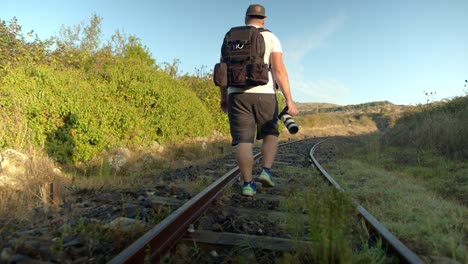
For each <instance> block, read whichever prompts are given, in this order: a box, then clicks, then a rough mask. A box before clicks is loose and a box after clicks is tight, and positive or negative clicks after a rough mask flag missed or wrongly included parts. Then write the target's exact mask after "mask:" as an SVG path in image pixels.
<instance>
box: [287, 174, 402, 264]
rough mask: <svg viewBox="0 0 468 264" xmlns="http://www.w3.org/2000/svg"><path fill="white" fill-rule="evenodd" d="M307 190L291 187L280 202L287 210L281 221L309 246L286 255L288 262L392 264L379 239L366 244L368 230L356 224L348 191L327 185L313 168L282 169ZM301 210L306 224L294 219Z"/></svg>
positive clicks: (368, 237)
mask: <svg viewBox="0 0 468 264" xmlns="http://www.w3.org/2000/svg"><path fill="white" fill-rule="evenodd" d="M283 169H284V171H285V172H287V173H288V175H290V176H291V177H293V178H294V179H295V180H298V181H301V182H303V183H304V185H305V186H308V188H307V190H294V191H292V192H290V193H291V195H290V196H289V197H287V199H285V201H284V202H283V203H282V206H283V208H284V210H285V211H287V212H288V213H290V217H288V218H287V219H286V220H285V222H286V225H287V226H288V229H289V230H290V232H291V234H293V236H294V238H295V239H298V240H308V241H311V243H312V245H313V246H312V248H310V249H302V250H299V251H298V252H296V254H294V255H291V256H286V259H287V260H288V261H287V262H288V263H289V262H291V263H394V262H395V260H394V259H391V258H388V256H386V253H385V250H384V249H383V248H382V245H381V243H380V242H377V243H376V244H375V245H373V246H370V245H369V243H368V241H369V239H370V236H369V233H368V231H367V229H366V227H365V225H360V224H359V221H358V218H357V211H356V210H355V208H354V205H353V203H352V202H351V199H350V197H349V195H348V194H345V193H342V192H339V191H338V190H336V189H334V188H331V187H329V186H328V185H326V184H325V183H324V181H323V179H321V178H320V176H319V175H318V172H317V171H314V170H312V171H311V170H310V169H301V168H296V167H290V168H283ZM311 173H312V174H313V173H315V175H313V176H316V177H311ZM302 212H305V213H306V215H307V223H306V224H304V223H303V222H301V221H298V217H297V214H298V213H302Z"/></svg>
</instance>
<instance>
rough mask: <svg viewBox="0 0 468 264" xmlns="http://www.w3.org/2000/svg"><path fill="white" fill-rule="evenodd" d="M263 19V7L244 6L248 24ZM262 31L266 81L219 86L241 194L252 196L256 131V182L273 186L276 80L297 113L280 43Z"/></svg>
mask: <svg viewBox="0 0 468 264" xmlns="http://www.w3.org/2000/svg"><path fill="white" fill-rule="evenodd" d="M265 19H266V15H265V8H264V7H263V6H261V5H258V4H253V5H250V6H249V7H248V8H247V12H246V15H245V24H246V25H247V26H254V27H257V28H263V27H264V26H265ZM261 34H262V35H263V38H264V40H265V55H264V58H263V59H264V62H265V63H266V64H268V65H269V66H270V72H269V77H268V83H267V84H266V85H259V86H254V87H252V88H249V89H243V88H238V87H220V91H221V109H222V110H223V111H224V112H227V113H228V116H229V125H230V130H231V136H232V145H233V146H236V159H237V163H238V166H239V168H240V171H241V175H242V178H243V181H244V183H243V186H242V194H243V195H245V196H253V195H254V194H255V193H256V189H257V187H256V184H255V181H254V180H253V178H252V170H253V164H254V162H253V143H254V136H255V130H256V132H257V137H256V138H257V140H260V139H262V140H263V141H262V147H261V154H262V165H263V169H262V172H261V173H260V175H259V177H258V181H259V182H261V183H262V186H266V187H274V186H275V183H274V181H273V178H272V173H271V170H270V169H271V167H272V165H273V161H274V159H275V156H276V152H277V149H278V136H279V130H278V103H277V101H276V94H275V85H274V83H275V81H276V84H277V85H278V87H279V88H280V89H281V92H282V93H283V96H284V98H285V100H286V105H287V106H288V113H289V114H290V115H292V116H294V115H296V114H297V113H298V110H297V107H296V105H295V103H294V101H293V99H292V96H291V91H290V88H289V80H288V73H287V71H286V68H285V66H284V64H283V53H282V48H281V43H280V41H279V40H278V38H277V37H276V36H275V35H274V34H273V33H271V32H269V31H263V32H261ZM273 77H274V78H273Z"/></svg>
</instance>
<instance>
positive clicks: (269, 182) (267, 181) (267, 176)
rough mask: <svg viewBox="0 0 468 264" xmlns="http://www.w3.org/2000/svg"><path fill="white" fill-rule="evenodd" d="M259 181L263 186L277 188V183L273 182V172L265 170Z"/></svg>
mask: <svg viewBox="0 0 468 264" xmlns="http://www.w3.org/2000/svg"><path fill="white" fill-rule="evenodd" d="M258 181H259V182H261V183H262V186H265V187H275V183H274V182H273V177H272V176H271V172H269V171H266V170H265V169H263V170H262V172H261V173H260V176H258Z"/></svg>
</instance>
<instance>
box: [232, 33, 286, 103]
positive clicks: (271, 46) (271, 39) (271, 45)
mask: <svg viewBox="0 0 468 264" xmlns="http://www.w3.org/2000/svg"><path fill="white" fill-rule="evenodd" d="M248 26H253V25H248ZM260 34H262V35H263V39H264V40H265V55H264V57H263V61H264V62H265V63H266V64H270V54H271V53H272V52H281V53H282V52H283V49H282V48H281V43H280V41H279V39H278V38H277V37H276V36H275V35H274V34H273V33H271V32H269V31H263V32H261V33H260ZM268 79H269V81H268V83H267V84H265V85H260V86H255V87H252V88H250V89H247V90H245V89H242V88H237V87H229V88H228V94H230V93H265V94H274V93H275V86H274V80H273V76H272V74H271V71H269V72H268Z"/></svg>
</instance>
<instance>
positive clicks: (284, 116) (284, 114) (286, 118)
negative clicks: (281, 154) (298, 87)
mask: <svg viewBox="0 0 468 264" xmlns="http://www.w3.org/2000/svg"><path fill="white" fill-rule="evenodd" d="M278 118H279V119H281V121H282V122H283V124H284V125H285V126H286V128H287V129H288V131H289V133H291V134H296V133H297V131H299V126H298V125H297V124H296V122H294V119H293V118H292V116H291V115H290V114H288V107H287V106H286V107H285V108H283V110H282V111H281V113H280V114H279V115H278Z"/></svg>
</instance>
